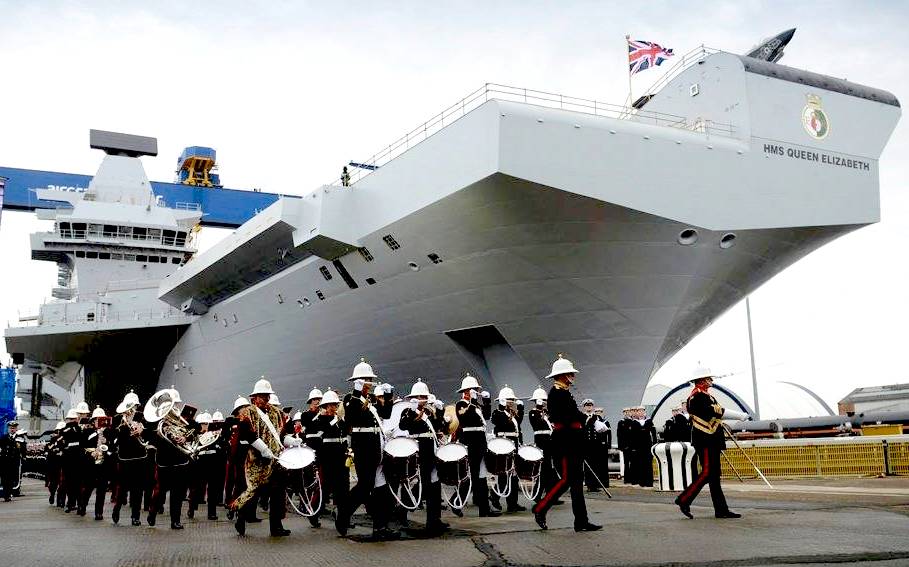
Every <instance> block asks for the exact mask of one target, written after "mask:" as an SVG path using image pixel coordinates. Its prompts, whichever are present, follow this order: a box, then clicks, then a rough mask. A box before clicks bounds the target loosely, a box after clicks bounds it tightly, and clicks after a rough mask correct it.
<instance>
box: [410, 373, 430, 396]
mask: <svg viewBox="0 0 909 567" xmlns="http://www.w3.org/2000/svg"><path fill="white" fill-rule="evenodd" d="M417 396H426V398H427V399H428V398H429V386H427V385H426V382H424V381H423V380H420V379H419V378H417V381H416V382H414V383H413V386H411V387H410V393H409V394H407V397H408V398H415V397H417Z"/></svg>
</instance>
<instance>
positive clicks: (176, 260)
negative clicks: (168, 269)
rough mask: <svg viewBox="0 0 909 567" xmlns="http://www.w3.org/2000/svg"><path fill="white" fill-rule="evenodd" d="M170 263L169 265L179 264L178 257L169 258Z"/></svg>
mask: <svg viewBox="0 0 909 567" xmlns="http://www.w3.org/2000/svg"><path fill="white" fill-rule="evenodd" d="M170 263H171V264H179V263H180V257H179V256H176V257H174V258H171V259H170Z"/></svg>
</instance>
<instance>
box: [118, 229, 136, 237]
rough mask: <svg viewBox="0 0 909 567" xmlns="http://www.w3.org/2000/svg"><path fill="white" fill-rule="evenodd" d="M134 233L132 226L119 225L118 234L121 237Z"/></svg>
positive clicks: (130, 235)
mask: <svg viewBox="0 0 909 567" xmlns="http://www.w3.org/2000/svg"><path fill="white" fill-rule="evenodd" d="M132 235H133V227H131V226H119V227H117V236H119V237H120V238H130V237H132Z"/></svg>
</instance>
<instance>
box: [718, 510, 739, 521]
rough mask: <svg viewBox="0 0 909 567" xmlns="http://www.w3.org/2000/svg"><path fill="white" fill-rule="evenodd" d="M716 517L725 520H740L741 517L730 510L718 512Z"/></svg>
mask: <svg viewBox="0 0 909 567" xmlns="http://www.w3.org/2000/svg"><path fill="white" fill-rule="evenodd" d="M716 517H717V518H721V519H727V518H729V519H731V518H741V517H742V515H741V514H736V513H735V512H733V511H732V510H726V511H725V512H720V513H719V514H716Z"/></svg>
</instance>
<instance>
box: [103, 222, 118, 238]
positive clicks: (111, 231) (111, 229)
mask: <svg viewBox="0 0 909 567" xmlns="http://www.w3.org/2000/svg"><path fill="white" fill-rule="evenodd" d="M104 237H105V238H117V227H116V226H115V225H112V224H106V225H104Z"/></svg>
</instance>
